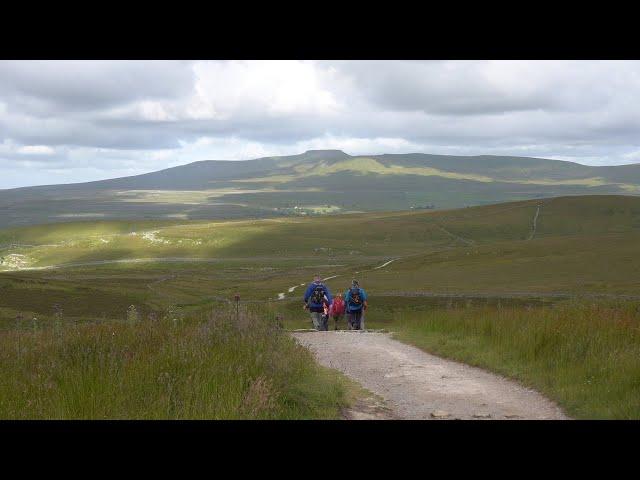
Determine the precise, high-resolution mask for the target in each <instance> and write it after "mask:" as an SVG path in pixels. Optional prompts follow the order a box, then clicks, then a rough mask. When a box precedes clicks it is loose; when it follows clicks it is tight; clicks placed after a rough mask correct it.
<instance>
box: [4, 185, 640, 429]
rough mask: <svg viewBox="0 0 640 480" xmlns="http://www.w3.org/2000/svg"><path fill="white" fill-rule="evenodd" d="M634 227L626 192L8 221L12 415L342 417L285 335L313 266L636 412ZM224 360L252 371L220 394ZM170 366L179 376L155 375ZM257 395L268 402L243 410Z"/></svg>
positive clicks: (592, 409)
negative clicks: (272, 212) (485, 202)
mask: <svg viewBox="0 0 640 480" xmlns="http://www.w3.org/2000/svg"><path fill="white" fill-rule="evenodd" d="M639 242H640V198H637V197H632V196H583V197H579V196H572V197H559V198H550V199H543V200H526V201H520V202H511V203H503V204H497V205H490V206H478V207H469V208H462V209H456V210H440V211H406V212H369V213H361V214H344V215H325V216H317V217H307V218H303V217H287V218H278V219H262V220H234V221H229V220H227V221H210V220H208V221H178V220H174V221H145V220H137V221H99V222H91V221H84V222H70V223H57V224H49V225H37V226H30V227H19V228H5V229H1V230H0V260H1V262H2V263H1V264H0V269H1V270H2V271H1V272H0V342H2V344H3V345H4V346H5V347H6V348H3V349H2V351H3V352H4V353H3V355H4V356H3V361H2V365H3V368H4V372H5V374H6V375H4V377H5V378H7V379H10V380H8V381H7V382H5V386H4V387H3V388H4V389H5V390H3V395H2V396H1V397H2V399H8V400H6V401H5V400H0V415H4V416H5V417H7V418H24V417H26V418H97V417H99V418H203V417H205V416H206V417H207V418H335V417H336V416H339V409H340V408H342V407H343V406H344V405H345V404H346V403H347V400H346V395H347V390H348V389H347V388H346V387H345V384H344V383H343V380H340V379H336V378H335V377H330V376H327V374H326V372H325V373H323V371H319V370H318V369H317V368H315V366H314V364H313V363H312V362H310V358H309V357H308V353H304V352H303V351H301V349H295V348H293V344H292V342H291V341H290V340H291V339H288V340H287V339H285V338H283V336H282V335H280V334H275V333H274V330H273V329H274V328H276V326H277V325H279V324H282V325H284V326H286V327H295V328H300V327H307V326H308V324H309V321H308V318H307V316H306V315H305V314H304V312H303V310H302V308H301V303H302V302H301V295H302V292H301V288H302V285H304V284H306V283H307V282H308V281H310V279H311V278H312V276H313V274H314V273H316V272H319V273H320V274H321V275H322V276H323V277H324V278H326V279H327V280H326V283H327V285H328V286H329V287H330V288H331V290H332V291H333V292H334V293H336V292H339V291H342V290H344V289H346V287H347V286H348V285H349V283H350V281H351V279H352V278H354V277H355V278H358V279H359V280H360V282H361V285H362V286H363V287H364V288H366V290H367V292H368V293H369V296H370V309H369V310H368V311H367V315H366V318H367V320H366V321H367V326H368V328H386V329H388V330H392V331H394V332H396V335H397V337H398V338H400V339H401V340H403V341H406V342H409V343H413V344H415V345H417V346H419V347H421V348H424V349H426V350H428V351H430V352H435V353H438V354H440V355H442V356H446V357H450V358H454V359H458V360H461V361H464V362H466V363H469V364H472V365H478V366H481V367H483V368H487V369H490V370H493V371H496V372H499V373H501V374H503V375H506V376H509V377H512V378H516V379H518V380H519V381H521V382H523V383H524V384H526V385H528V386H531V387H532V388H535V389H538V390H540V391H542V392H544V393H545V394H547V395H548V396H549V397H550V398H552V399H554V400H556V401H557V402H559V404H560V405H562V406H563V407H564V408H565V409H566V411H567V412H568V413H569V414H571V415H572V416H575V417H577V418H638V417H639V415H640V411H639V410H638V402H637V398H638V392H639V391H640V390H639V389H640V384H638V381H637V379H638V371H639V370H638V368H639V365H638V361H637V358H638V353H639V352H638V342H637V337H638V315H637V313H638V311H639V310H638V308H639V307H638V304H639V302H640V294H639V293H638V292H639V291H640V275H638V272H639V271H640V258H639V257H638V255H637V245H638V244H639ZM235 294H239V295H240V299H241V301H240V311H241V317H240V321H239V323H238V322H236V323H234V321H233V318H234V315H233V314H234V312H235V306H234V304H233V302H232V301H231V299H233V296H234V295H235ZM229 307H231V308H229ZM132 319H133V320H132ZM228 322H231V323H228ZM257 326H259V328H258V329H256V327H257ZM221 342H222V343H221ZM230 342H231V343H230ZM151 345H153V347H150V346H151ZM214 347H215V348H214ZM88 351H95V352H102V353H100V354H99V355H98V356H95V357H94V356H91V355H88V354H85V352H88ZM69 352H73V353H72V354H70V353H69ZM42 358H47V359H49V360H47V362H45V363H46V365H47V367H46V368H44V367H43V366H42V365H43V363H42V360H41V359H42ZM94 358H98V359H102V360H100V361H99V362H98V361H94V360H93V359H94ZM218 358H219V359H220V361H217V360H216V359H218ZM212 359H213V360H212ZM214 360H215V361H214ZM100 362H102V363H100ZM167 365H168V367H167ZM227 365H234V368H235V367H236V366H238V365H242V367H241V368H242V375H240V376H239V377H238V378H235V377H234V382H235V383H233V385H234V387H233V388H232V389H228V388H223V389H218V387H217V385H229V384H230V383H229V382H230V380H229V378H228V375H229V370H228V368H227V367H226V366H227ZM167 368H168V370H167ZM33 369H40V370H38V371H41V372H42V374H43V375H45V376H48V377H47V378H55V379H56V380H55V381H52V382H49V383H46V384H43V383H42V382H40V381H38V380H37V379H35V377H33V375H32V374H31V373H32V371H33ZM111 371H117V372H127V376H126V378H125V381H124V383H122V382H120V383H118V382H116V383H113V382H111V381H110V380H109V379H110V378H121V377H120V374H118V375H115V376H112V375H110V374H106V373H105V372H111ZM194 371H198V372H199V371H202V372H206V375H205V377H202V378H200V377H197V378H196V377H194V378H195V379H192V377H190V376H189V375H188V374H187V375H185V374H184V372H194ZM161 375H163V376H166V375H169V376H168V377H167V378H170V379H173V380H171V381H172V382H174V383H171V388H169V387H167V386H166V385H164V384H155V383H153V384H152V383H149V382H145V381H144V379H145V378H160V376H161ZM162 378H164V377H162ZM43 385H45V386H47V385H48V387H46V388H50V389H49V390H43V388H45V387H43ZM266 385H268V388H267V387H266ZM256 389H258V390H256ZM260 389H266V390H265V391H266V392H269V394H268V395H266V393H265V395H266V396H265V395H262V393H260V392H261V391H262V390H260ZM169 391H170V392H172V393H171V395H168V394H167V392H169ZM212 392H221V393H220V394H216V395H217V396H216V397H215V398H216V400H215V401H214V402H210V400H209V399H210V398H211V395H212ZM251 392H253V393H251ZM167 395H168V396H167ZM252 395H257V397H256V398H257V399H261V398H263V397H264V398H272V397H273V399H272V401H271V400H270V401H269V402H266V403H265V402H262V403H259V404H258V405H259V408H258V407H256V408H254V407H251V405H253V403H249V407H248V406H247V400H246V399H247V398H252ZM70 398H71V399H72V400H69V399H70ZM141 398H145V399H146V400H145V401H144V402H141V401H140V399H141ZM93 399H95V400H93ZM3 402H4V403H3Z"/></svg>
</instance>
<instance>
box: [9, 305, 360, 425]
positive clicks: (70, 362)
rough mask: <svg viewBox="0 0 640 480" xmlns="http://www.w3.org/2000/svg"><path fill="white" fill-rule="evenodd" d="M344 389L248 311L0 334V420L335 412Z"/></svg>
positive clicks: (265, 321)
mask: <svg viewBox="0 0 640 480" xmlns="http://www.w3.org/2000/svg"><path fill="white" fill-rule="evenodd" d="M351 395H352V394H351V393H350V390H349V387H348V385H347V382H346V380H345V379H342V378H340V377H338V376H337V375H336V373H335V372H333V371H328V370H326V369H322V368H320V367H318V366H317V365H316V364H315V362H314V361H313V358H312V356H311V354H310V353H309V352H308V351H307V350H306V349H304V348H302V347H300V346H299V345H297V344H296V343H295V342H294V340H292V339H291V338H290V337H288V336H287V335H286V334H284V333H283V332H282V331H280V330H278V329H277V328H275V325H274V322H272V321H270V320H269V319H266V318H265V317H264V316H260V315H258V314H256V313H252V312H250V311H249V312H247V311H243V312H242V314H241V315H240V319H239V321H238V322H236V321H235V319H234V315H233V312H232V311H218V312H217V313H215V314H211V315H206V316H200V318H198V317H187V318H184V319H183V318H180V316H179V315H174V314H171V313H167V314H166V315H165V316H164V317H162V318H158V319H156V320H153V319H136V318H135V316H134V315H131V314H130V315H129V319H128V321H122V322H114V321H108V322H98V323H95V322H91V323H84V324H80V325H76V324H75V323H74V322H72V321H69V320H68V319H61V321H60V322H59V324H58V325H55V326H54V325H50V326H48V327H46V328H42V326H39V327H38V326H36V328H34V326H33V325H32V324H31V323H28V322H27V323H26V324H24V325H21V326H18V328H15V329H13V330H11V331H5V332H1V333H0V418H2V419H107V418H108V419H301V418H304V419H314V418H339V416H340V412H341V409H342V408H344V407H345V406H346V405H347V404H348V399H349V398H351V397H350V396H351Z"/></svg>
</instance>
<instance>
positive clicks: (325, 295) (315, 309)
mask: <svg viewBox="0 0 640 480" xmlns="http://www.w3.org/2000/svg"><path fill="white" fill-rule="evenodd" d="M332 301H333V300H332V298H331V292H330V291H329V288H327V286H326V285H325V284H324V283H322V279H321V278H320V275H316V276H315V277H313V282H311V283H310V284H309V286H308V287H307V290H306V291H305V292H304V308H305V309H306V308H308V309H309V312H310V314H311V322H312V323H313V328H315V329H316V330H329V325H328V322H324V321H323V317H324V304H325V303H326V304H327V305H331V302H332Z"/></svg>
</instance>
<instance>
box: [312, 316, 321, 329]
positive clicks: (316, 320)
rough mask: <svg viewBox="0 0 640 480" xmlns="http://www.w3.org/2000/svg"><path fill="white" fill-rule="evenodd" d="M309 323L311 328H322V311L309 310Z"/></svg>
mask: <svg viewBox="0 0 640 480" xmlns="http://www.w3.org/2000/svg"><path fill="white" fill-rule="evenodd" d="M310 315H311V323H313V328H315V329H316V330H322V318H321V317H322V313H321V312H311V313H310Z"/></svg>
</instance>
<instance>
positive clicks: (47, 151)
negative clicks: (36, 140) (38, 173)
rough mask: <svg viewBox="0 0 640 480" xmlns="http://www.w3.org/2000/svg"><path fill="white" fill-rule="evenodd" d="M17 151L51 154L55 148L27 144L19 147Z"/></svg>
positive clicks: (28, 153)
mask: <svg viewBox="0 0 640 480" xmlns="http://www.w3.org/2000/svg"><path fill="white" fill-rule="evenodd" d="M17 151H18V153H24V154H26V155H51V154H53V153H54V151H55V150H54V149H53V148H51V147H48V146H47V145H25V146H24V147H20V148H18V150H17Z"/></svg>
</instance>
